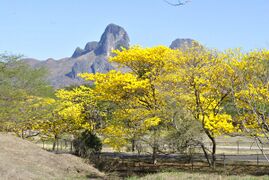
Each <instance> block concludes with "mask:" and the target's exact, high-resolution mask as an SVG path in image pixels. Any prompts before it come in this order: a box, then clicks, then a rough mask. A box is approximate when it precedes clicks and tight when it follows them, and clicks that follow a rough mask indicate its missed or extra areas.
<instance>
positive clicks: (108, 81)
mask: <svg viewBox="0 0 269 180" xmlns="http://www.w3.org/2000/svg"><path fill="white" fill-rule="evenodd" d="M114 53H115V56H114V57H111V58H110V61H111V62H114V63H118V64H119V68H127V69H128V70H129V71H128V72H126V73H123V72H120V71H118V72H117V71H110V72H109V73H107V74H100V73H97V74H88V73H86V74H81V75H80V77H82V78H84V79H85V80H88V81H94V83H95V89H94V96H95V97H96V98H97V99H98V100H100V101H109V102H112V103H113V104H115V106H116V107H117V108H116V110H115V111H114V112H113V113H112V118H111V119H110V121H109V122H107V126H106V127H105V128H104V129H103V130H102V131H103V134H104V136H105V139H104V142H106V143H109V144H110V145H112V146H113V147H115V148H117V149H119V148H120V147H122V146H123V145H125V144H126V143H127V142H128V141H129V140H130V139H131V140H136V139H137V138H140V136H142V135H143V134H145V133H148V132H152V135H153V143H152V144H151V146H152V148H153V161H154V162H155V159H156V153H157V148H158V147H157V145H158V144H157V143H158V142H157V141H158V138H157V137H158V132H159V129H160V127H161V126H163V125H165V124H166V122H168V121H169V120H170V119H169V118H167V117H166V116H165V114H164V113H162V112H163V110H164V107H165V96H164V94H163V93H162V92H161V91H160V88H159V87H160V86H161V84H160V83H161V78H162V76H163V74H165V73H166V71H165V69H164V67H165V63H166V62H167V61H168V60H171V59H172V58H173V55H174V54H173V50H171V49H169V48H167V47H164V46H158V47H153V48H141V47H139V46H134V47H131V48H130V49H128V50H126V49H125V50H123V51H120V50H116V51H114Z"/></svg>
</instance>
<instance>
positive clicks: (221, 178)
mask: <svg viewBox="0 0 269 180" xmlns="http://www.w3.org/2000/svg"><path fill="white" fill-rule="evenodd" d="M153 179H154V180H185V179H186V180H187V179H188V180H190V179H191V180H238V179H240V180H268V179H269V176H236V175H230V176H228V175H218V174H206V173H188V172H165V173H157V174H152V175H147V176H145V177H140V178H139V177H130V178H128V180H153Z"/></svg>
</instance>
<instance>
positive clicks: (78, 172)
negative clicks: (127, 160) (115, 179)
mask: <svg viewBox="0 0 269 180" xmlns="http://www.w3.org/2000/svg"><path fill="white" fill-rule="evenodd" d="M0 144H1V148H0V160H1V161H0V177H1V179H12V180H16V179H20V180H24V179H25V180H26V179H27V180H30V179H81V178H83V177H85V178H86V177H87V178H94V179H102V178H103V177H104V174H103V173H101V172H99V171H98V170H97V169H95V168H94V167H92V166H90V165H88V164H86V163H84V162H83V160H82V159H81V158H78V157H76V156H73V155H70V154H54V153H50V152H47V151H45V150H43V149H41V148H40V147H39V146H37V145H35V144H33V143H31V142H29V141H26V140H22V139H20V138H17V137H14V136H11V135H7V134H2V133H0Z"/></svg>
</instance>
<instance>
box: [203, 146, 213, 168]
mask: <svg viewBox="0 0 269 180" xmlns="http://www.w3.org/2000/svg"><path fill="white" fill-rule="evenodd" d="M200 145H201V147H202V150H203V152H204V155H205V158H206V161H207V163H208V166H209V167H211V162H210V160H209V157H208V154H207V152H206V149H205V145H204V144H203V143H202V142H201V144H200Z"/></svg>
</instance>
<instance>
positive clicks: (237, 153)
mask: <svg viewBox="0 0 269 180" xmlns="http://www.w3.org/2000/svg"><path fill="white" fill-rule="evenodd" d="M236 143H237V154H239V140H238V141H236Z"/></svg>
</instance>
